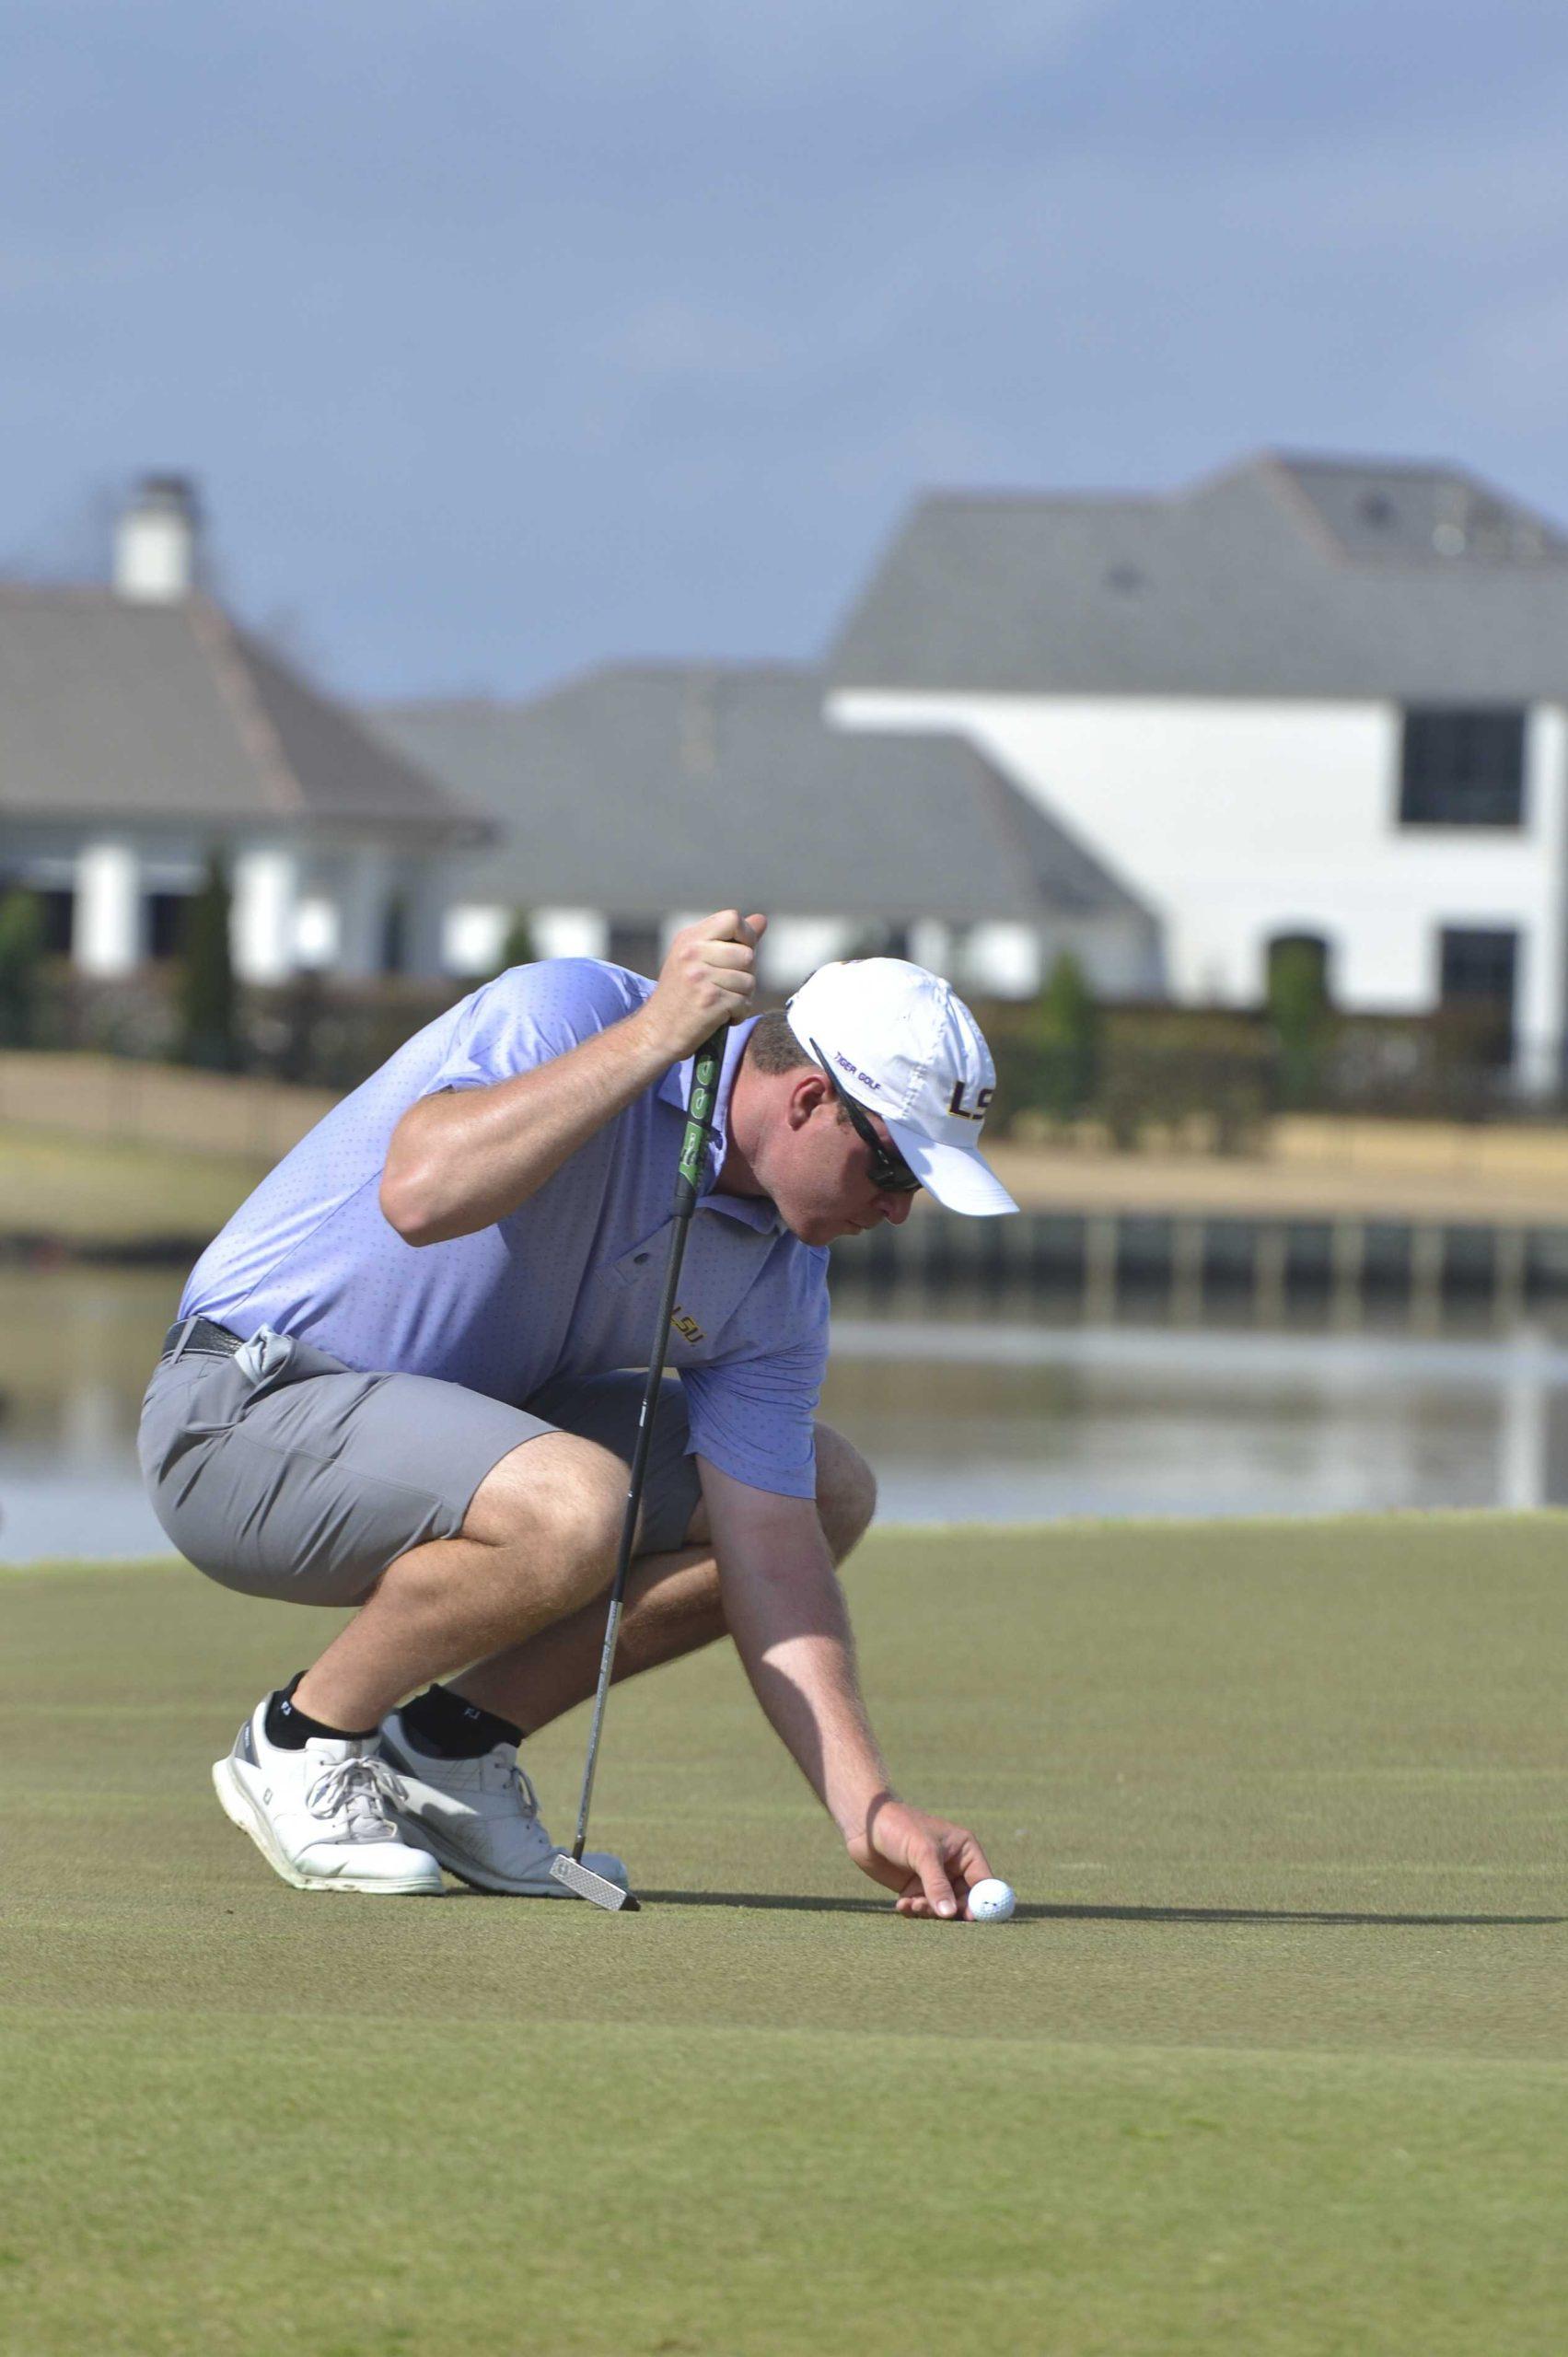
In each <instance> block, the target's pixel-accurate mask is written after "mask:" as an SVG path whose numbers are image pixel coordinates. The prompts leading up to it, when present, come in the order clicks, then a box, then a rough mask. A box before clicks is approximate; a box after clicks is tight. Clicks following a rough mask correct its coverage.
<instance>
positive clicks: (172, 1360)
mask: <svg viewBox="0 0 1568 2357" xmlns="http://www.w3.org/2000/svg"><path fill="white" fill-rule="evenodd" d="M200 1324H201V1320H200V1318H187V1319H186V1320H185V1323H184V1325H183V1326H182V1327H181V1328H180V1340H179V1341H178V1342H176V1344H175V1345H174V1348H173V1350H172V1351H171V1352H170V1353H169V1354H168V1363H169V1364H170V1366H177V1365H178V1364H179V1363H180V1352H181V1351H182V1350H183V1349H184V1348H185V1345H186V1343H187V1342H188V1341H190V1340H191V1337H192V1334H193V1333H194V1332H195V1330H196V1329H197V1327H198V1326H199V1325H200Z"/></svg>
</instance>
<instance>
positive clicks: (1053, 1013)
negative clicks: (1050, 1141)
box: [1035, 949, 1100, 1121]
mask: <svg viewBox="0 0 1568 2357" xmlns="http://www.w3.org/2000/svg"><path fill="white" fill-rule="evenodd" d="M1035 1034H1036V1043H1037V1046H1038V1050H1039V1057H1040V1062H1039V1066H1038V1071H1037V1074H1036V1084H1035V1103H1036V1104H1037V1106H1038V1107H1039V1109H1040V1111H1041V1112H1042V1113H1046V1114H1049V1115H1050V1117H1051V1120H1055V1121H1071V1120H1074V1119H1075V1118H1076V1116H1077V1115H1078V1114H1080V1113H1081V1112H1082V1111H1083V1110H1084V1109H1085V1107H1086V1105H1087V1104H1088V1103H1089V1102H1090V1100H1091V1098H1092V1097H1093V1096H1094V1093H1095V1087H1096V1085H1097V1083H1098V1078H1099V1062H1100V1022H1099V1010H1098V1007H1097V1006H1096V1004H1095V1002H1094V997H1093V994H1092V993H1091V992H1090V989H1089V986H1088V983H1087V982H1086V981H1085V979H1084V970H1083V968H1082V967H1081V966H1080V965H1079V963H1078V960H1077V959H1076V958H1074V955H1073V953H1072V951H1071V950H1068V949H1064V950H1063V953H1062V955H1061V956H1060V957H1059V958H1057V960H1056V963H1055V965H1054V966H1052V968H1051V976H1050V979H1049V981H1047V983H1046V986H1045V989H1044V991H1043V992H1042V993H1041V994H1040V1002H1039V1004H1038V1006H1037V1009H1036V1024H1035Z"/></svg>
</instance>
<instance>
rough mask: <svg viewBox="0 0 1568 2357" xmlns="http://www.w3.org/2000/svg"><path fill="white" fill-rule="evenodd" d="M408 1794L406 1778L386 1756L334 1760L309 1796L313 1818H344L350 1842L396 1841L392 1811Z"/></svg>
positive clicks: (344, 1834)
mask: <svg viewBox="0 0 1568 2357" xmlns="http://www.w3.org/2000/svg"><path fill="white" fill-rule="evenodd" d="M405 1797H406V1795H405V1794H404V1790H403V1784H402V1780H401V1777H399V1776H397V1775H395V1774H394V1773H393V1771H392V1770H391V1769H390V1768H389V1767H388V1765H387V1763H386V1761H385V1760H384V1759H366V1758H364V1757H360V1758H357V1759H334V1760H333V1761H332V1762H331V1766H330V1767H326V1768H323V1769H322V1771H321V1773H320V1774H319V1776H318V1777H317V1779H316V1782H314V1783H313V1784H312V1785H311V1787H310V1790H309V1791H308V1793H307V1794H306V1795H305V1805H306V1807H307V1808H308V1810H309V1811H310V1814H311V1816H312V1817H342V1819H343V1837H344V1839H345V1840H349V1841H395V1840H397V1838H398V1829H397V1827H396V1826H395V1825H394V1824H393V1823H392V1821H391V1817H390V1815H389V1811H391V1810H392V1809H395V1808H398V1807H401V1805H402V1802H403V1800H404V1798H405Z"/></svg>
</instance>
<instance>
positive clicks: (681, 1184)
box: [675, 1024, 729, 1219]
mask: <svg viewBox="0 0 1568 2357" xmlns="http://www.w3.org/2000/svg"><path fill="white" fill-rule="evenodd" d="M728 1028H729V1027H728V1025H727V1024H721V1025H720V1026H719V1028H718V1029H717V1030H716V1031H715V1032H714V1036H713V1038H712V1039H704V1040H703V1044H702V1046H701V1047H700V1048H699V1049H698V1051H697V1053H696V1057H695V1059H694V1061H693V1062H692V1066H691V1104H690V1105H689V1106H688V1108H687V1111H686V1135H685V1137H684V1139H683V1140H682V1142H681V1147H680V1162H679V1167H678V1169H677V1172H676V1179H675V1216H676V1218H677V1219H690V1218H691V1214H692V1213H693V1212H694V1211H695V1210H696V1208H697V1190H698V1188H699V1187H700V1186H701V1185H702V1183H703V1155H705V1154H706V1152H707V1148H708V1140H709V1138H710V1137H711V1135H712V1134H713V1127H714V1113H715V1111H716V1110H717V1109H718V1097H719V1072H720V1069H721V1067H722V1065H723V1063H724V1039H725V1033H726V1030H727V1029H728Z"/></svg>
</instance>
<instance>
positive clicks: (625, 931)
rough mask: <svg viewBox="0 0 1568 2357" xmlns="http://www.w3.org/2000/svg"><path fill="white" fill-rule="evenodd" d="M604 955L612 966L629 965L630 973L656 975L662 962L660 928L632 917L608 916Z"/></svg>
mask: <svg viewBox="0 0 1568 2357" xmlns="http://www.w3.org/2000/svg"><path fill="white" fill-rule="evenodd" d="M604 954H605V956H606V957H607V958H609V960H610V964H611V965H612V966H628V967H630V968H631V970H632V971H633V974H652V975H656V974H657V972H658V970H659V968H660V967H661V966H662V965H663V963H664V958H663V956H662V954H661V949H660V932H659V927H658V926H657V925H656V924H649V923H646V922H645V921H643V920H639V919H638V918H635V917H624V918H622V917H611V919H610V940H609V943H608V945H607V946H606V948H605V952H604Z"/></svg>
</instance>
